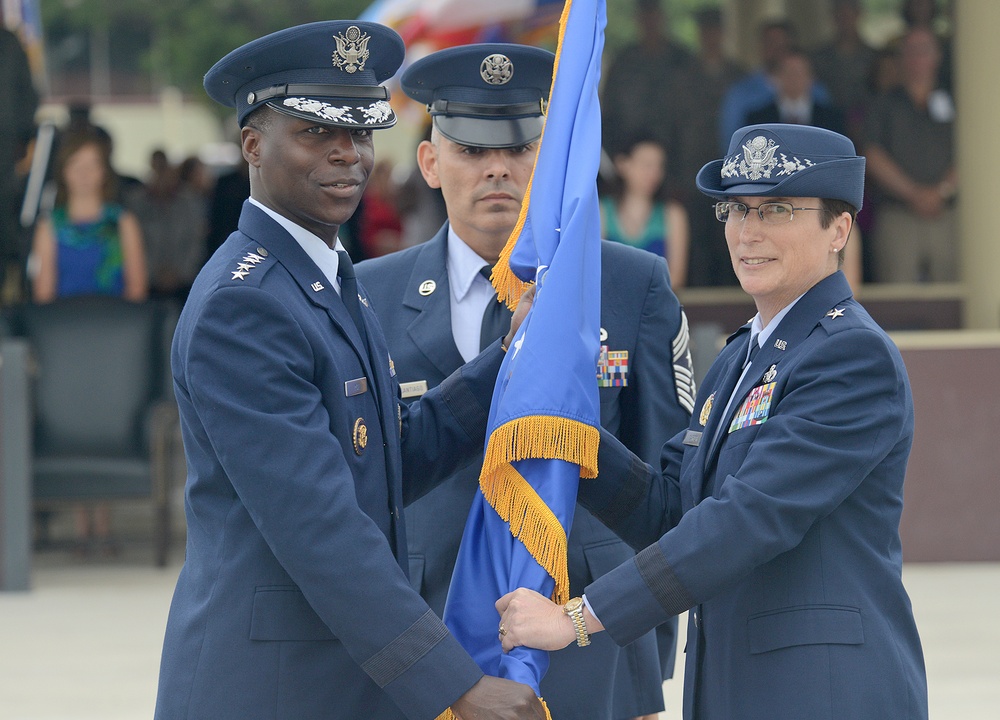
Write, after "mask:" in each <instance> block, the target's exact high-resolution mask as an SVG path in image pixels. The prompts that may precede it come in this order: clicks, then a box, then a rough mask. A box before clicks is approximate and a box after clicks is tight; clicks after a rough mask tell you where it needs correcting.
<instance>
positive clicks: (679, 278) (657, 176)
mask: <svg viewBox="0 0 1000 720" xmlns="http://www.w3.org/2000/svg"><path fill="white" fill-rule="evenodd" d="M612 160H613V161H614V165H615V171H616V172H617V176H618V180H617V183H616V188H615V190H614V192H613V193H612V194H611V195H610V196H605V197H604V198H602V199H601V231H602V236H603V237H604V238H605V239H607V240H613V241H615V242H620V243H622V244H623V245H630V246H632V247H634V248H639V249H640V250H647V251H649V252H651V253H654V254H656V255H659V256H661V257H663V258H665V259H666V261H667V268H668V269H669V270H670V284H671V286H672V287H673V289H674V290H677V289H678V288H682V287H684V285H685V283H686V281H687V259H688V220H687V212H686V211H685V210H684V206H683V205H681V204H680V203H679V202H676V201H674V200H669V201H666V202H664V201H663V200H662V192H663V181H664V179H665V177H666V168H667V155H666V151H665V150H664V148H663V146H662V145H661V144H660V143H659V141H657V140H656V139H655V138H653V137H651V136H649V135H637V136H635V137H634V138H632V139H631V140H629V141H627V142H626V144H625V146H624V147H623V148H622V149H621V151H619V152H617V153H615V155H614V157H613V158H612Z"/></svg>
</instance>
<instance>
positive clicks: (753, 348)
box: [743, 333, 760, 367]
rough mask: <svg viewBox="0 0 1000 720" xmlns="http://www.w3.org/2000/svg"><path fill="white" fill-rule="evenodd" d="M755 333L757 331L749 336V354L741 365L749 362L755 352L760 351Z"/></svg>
mask: <svg viewBox="0 0 1000 720" xmlns="http://www.w3.org/2000/svg"><path fill="white" fill-rule="evenodd" d="M757 335H758V333H754V334H753V335H752V336H751V338H750V356H749V357H748V358H747V361H746V362H745V363H743V367H746V366H747V365H749V364H751V363H752V362H753V359H754V357H756V355H757V353H758V352H760V343H759V342H757Z"/></svg>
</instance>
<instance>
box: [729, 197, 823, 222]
mask: <svg viewBox="0 0 1000 720" xmlns="http://www.w3.org/2000/svg"><path fill="white" fill-rule="evenodd" d="M751 210H756V211H757V217H759V218H760V219H761V222H764V223H767V224H768V225H784V224H785V223H789V222H791V221H792V218H793V217H795V211H796V210H818V211H820V212H825V209H824V208H812V207H792V204H791V203H787V202H766V203H761V204H760V205H758V206H757V207H750V206H749V205H746V204H744V203H741V202H720V203H715V219H716V220H718V221H719V222H729V220H731V219H738V220H746V218H747V215H749V214H750V211H751Z"/></svg>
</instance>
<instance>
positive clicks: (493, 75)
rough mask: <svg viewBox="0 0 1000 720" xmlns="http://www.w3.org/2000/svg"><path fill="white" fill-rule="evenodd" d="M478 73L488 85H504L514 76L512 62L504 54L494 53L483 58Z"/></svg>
mask: <svg viewBox="0 0 1000 720" xmlns="http://www.w3.org/2000/svg"><path fill="white" fill-rule="evenodd" d="M479 75H480V76H481V77H482V78H483V80H485V81H486V82H487V83H488V84H490V85H506V84H507V83H509V82H510V79H511V78H512V77H514V63H512V62H511V61H510V58H509V57H507V56H506V55H501V54H500V53H495V54H493V55H490V56H489V57H486V58H483V63H482V65H480V66H479Z"/></svg>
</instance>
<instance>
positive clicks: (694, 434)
mask: <svg viewBox="0 0 1000 720" xmlns="http://www.w3.org/2000/svg"><path fill="white" fill-rule="evenodd" d="M682 442H683V443H684V444H685V445H690V446H691V447H698V446H699V445H701V433H700V432H698V431H697V430H688V431H686V432H685V433H684V440H682Z"/></svg>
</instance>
